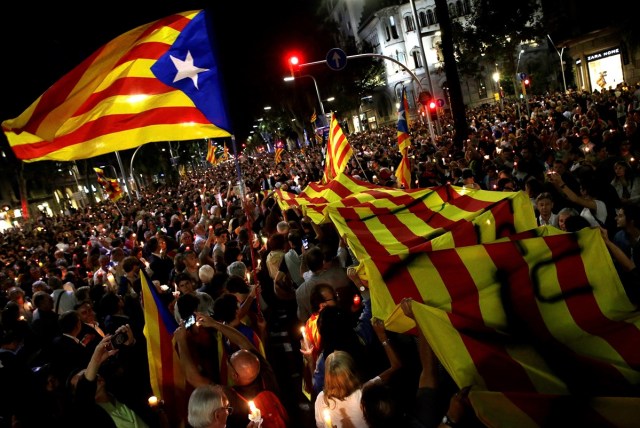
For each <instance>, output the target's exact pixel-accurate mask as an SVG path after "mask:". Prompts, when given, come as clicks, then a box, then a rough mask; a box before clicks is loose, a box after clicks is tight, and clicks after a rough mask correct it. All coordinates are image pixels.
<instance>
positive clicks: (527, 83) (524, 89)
mask: <svg viewBox="0 0 640 428" xmlns="http://www.w3.org/2000/svg"><path fill="white" fill-rule="evenodd" d="M530 86H531V79H529V77H528V76H527V77H525V78H524V79H522V95H527V89H529V87H530Z"/></svg>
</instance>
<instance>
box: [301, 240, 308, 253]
mask: <svg viewBox="0 0 640 428" xmlns="http://www.w3.org/2000/svg"><path fill="white" fill-rule="evenodd" d="M302 246H303V247H304V249H305V250H308V249H309V240H308V239H307V238H302Z"/></svg>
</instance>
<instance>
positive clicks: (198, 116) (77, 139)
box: [12, 107, 211, 159]
mask: <svg viewBox="0 0 640 428" xmlns="http://www.w3.org/2000/svg"><path fill="white" fill-rule="evenodd" d="M134 118H135V121H134V120H133V119H134ZM183 122H192V123H196V124H201V125H208V124H210V123H211V122H209V120H207V118H205V117H204V115H203V114H202V112H201V111H200V110H198V109H197V108H195V107H161V108H154V109H150V110H147V111H144V112H140V113H131V114H113V115H109V116H102V117H99V118H97V119H96V120H94V121H91V122H87V123H85V124H83V125H82V126H81V127H79V128H78V129H77V130H75V131H73V132H71V133H69V134H66V135H63V136H60V137H58V138H56V139H55V141H53V142H49V141H41V142H38V143H32V144H21V145H18V146H14V147H12V149H13V151H14V153H15V154H16V157H18V159H37V158H40V157H43V156H45V155H47V154H49V153H52V152H55V151H57V150H60V149H63V148H65V147H70V146H73V145H75V144H83V143H85V142H86V141H87V140H89V139H92V138H97V137H100V136H103V135H108V134H112V133H115V132H121V131H128V130H131V129H137V128H144V127H146V126H153V125H171V124H176V125H177V124H180V123H183ZM132 123H135V126H134V127H131V125H132Z"/></svg>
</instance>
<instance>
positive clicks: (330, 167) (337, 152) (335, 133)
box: [322, 112, 353, 184]
mask: <svg viewBox="0 0 640 428" xmlns="http://www.w3.org/2000/svg"><path fill="white" fill-rule="evenodd" d="M352 155H353V150H351V144H349V141H347V137H346V136H345V135H344V133H343V132H342V128H341V127H340V124H339V123H338V119H337V118H336V116H335V113H333V112H332V113H331V125H330V126H329V142H328V144H327V152H326V154H325V160H324V175H323V176H322V183H325V184H326V183H328V182H330V181H331V180H333V179H334V178H336V177H337V176H338V174H340V173H341V172H342V171H344V169H345V168H346V166H347V164H348V163H349V159H351V156H352Z"/></svg>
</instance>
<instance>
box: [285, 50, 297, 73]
mask: <svg viewBox="0 0 640 428" xmlns="http://www.w3.org/2000/svg"><path fill="white" fill-rule="evenodd" d="M287 63H288V64H289V72H290V73H291V76H293V75H294V73H295V72H296V71H298V68H299V66H300V58H299V57H298V55H295V54H292V55H289V58H288V59H287Z"/></svg>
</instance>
